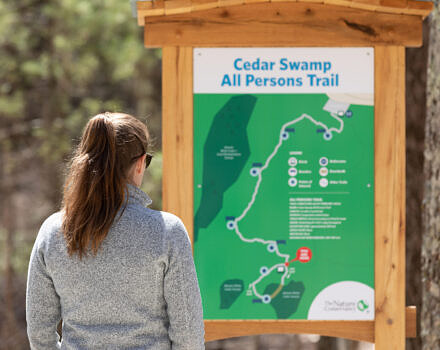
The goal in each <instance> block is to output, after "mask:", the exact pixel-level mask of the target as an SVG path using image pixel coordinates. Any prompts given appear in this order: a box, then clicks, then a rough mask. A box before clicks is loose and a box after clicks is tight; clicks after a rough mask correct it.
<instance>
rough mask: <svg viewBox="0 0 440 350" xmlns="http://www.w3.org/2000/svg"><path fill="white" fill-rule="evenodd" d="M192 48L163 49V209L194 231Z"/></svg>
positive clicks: (191, 231) (190, 234)
mask: <svg viewBox="0 0 440 350" xmlns="http://www.w3.org/2000/svg"><path fill="white" fill-rule="evenodd" d="M192 53H193V51H192V48H191V47H164V48H163V49H162V106H163V107H162V151H163V177H162V185H163V195H162V196H163V210H165V211H168V212H171V213H173V214H175V215H177V216H178V217H180V218H181V219H182V221H183V223H184V224H185V227H186V229H187V230H188V234H189V236H190V238H191V241H192V235H193V99H192V96H193V95H192V91H193V87H192V81H193V77H192Z"/></svg>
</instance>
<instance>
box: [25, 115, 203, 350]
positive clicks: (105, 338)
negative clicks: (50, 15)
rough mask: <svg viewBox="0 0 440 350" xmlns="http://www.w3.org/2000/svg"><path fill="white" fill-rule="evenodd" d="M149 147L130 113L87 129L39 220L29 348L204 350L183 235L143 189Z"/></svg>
mask: <svg viewBox="0 0 440 350" xmlns="http://www.w3.org/2000/svg"><path fill="white" fill-rule="evenodd" d="M148 146H149V133H148V130H147V127H146V126H145V124H143V123H142V122H140V121H139V120H137V119H136V118H134V117H132V116H130V115H127V114H121V113H108V112H107V113H104V114H98V115H96V116H95V117H93V118H92V119H90V121H89V122H88V123H87V125H86V126H85V129H84V132H83V135H82V138H81V142H80V144H79V146H78V148H77V149H76V152H75V155H74V157H73V158H72V161H71V164H70V168H69V173H68V176H67V180H66V183H65V186H64V196H63V202H62V208H61V210H60V211H58V212H56V213H54V214H52V215H51V216H49V217H48V218H47V219H46V220H45V221H44V223H43V224H42V226H41V228H40V231H39V232H38V236H37V238H36V241H35V244H34V247H33V250H32V253H31V256H30V263H29V270H28V280H27V290H26V320H27V333H28V337H29V342H30V345H31V349H35V350H40V349H41V350H43V349H44V350H48V349H59V348H61V349H93V350H98V349H106V350H108V349H154V350H162V349H163V350H165V349H167V350H168V349H173V350H180V349H182V350H183V349H185V350H199V349H204V328H203V316H202V304H201V297H200V290H199V286H198V282H197V276H196V271H195V267H194V261H193V258H192V251H191V243H190V241H189V238H188V234H187V232H186V229H185V227H184V225H183V223H182V221H181V220H180V219H179V218H178V217H177V216H175V215H173V214H170V213H167V212H162V211H155V210H152V209H149V208H148V207H147V206H148V205H149V204H151V199H150V198H149V197H148V195H147V194H146V193H145V192H143V191H142V190H141V189H140V188H139V186H140V185H141V183H142V178H143V175H144V171H145V168H146V167H147V166H148V165H149V162H150V160H151V155H149V154H148V153H146V152H147V151H148V148H149V147H148ZM61 319H62V320H63V322H62V340H61V343H60V342H59V341H58V335H57V333H56V328H57V324H58V323H59V321H60V320H61Z"/></svg>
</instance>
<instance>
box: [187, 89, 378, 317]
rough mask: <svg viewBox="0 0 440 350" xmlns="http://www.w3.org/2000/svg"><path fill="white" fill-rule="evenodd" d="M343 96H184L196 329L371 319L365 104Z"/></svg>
mask: <svg viewBox="0 0 440 350" xmlns="http://www.w3.org/2000/svg"><path fill="white" fill-rule="evenodd" d="M364 100H365V96H362V95H350V94H336V95H331V94H324V93H322V94H319V93H316V94H310V93H309V94H268V93H264V94H254V93H251V94H246V93H242V94H221V93H219V94H214V93H198V94H194V135H195V137H194V214H195V217H194V243H193V245H194V259H195V263H196V268H197V273H198V277H199V283H200V289H201V294H202V299H203V307H204V316H205V319H372V318H374V317H373V312H374V310H373V309H374V308H373V305H374V106H373V105H372V103H371V104H370V105H369V104H368V103H365V101H364Z"/></svg>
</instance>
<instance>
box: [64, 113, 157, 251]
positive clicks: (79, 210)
mask: <svg viewBox="0 0 440 350" xmlns="http://www.w3.org/2000/svg"><path fill="white" fill-rule="evenodd" d="M149 138H150V137H149V133H148V129H147V126H146V125H145V124H144V123H142V122H141V121H140V120H138V119H136V118H134V117H133V116H131V115H128V114H123V113H109V112H105V113H102V114H98V115H96V116H94V117H93V118H91V119H90V120H89V121H88V123H87V124H86V126H85V127H84V130H83V133H82V137H81V140H80V143H79V145H78V147H77V148H76V150H75V152H74V155H73V157H72V159H71V161H70V164H69V168H68V173H67V177H66V181H65V184H64V193H63V200H62V206H61V211H62V217H63V219H62V221H63V222H62V231H63V235H64V237H65V239H66V243H67V251H68V253H69V255H70V256H72V255H73V254H74V253H78V255H79V258H80V259H82V256H83V255H86V251H87V248H88V247H89V245H90V243H91V245H92V249H93V253H94V254H95V255H96V253H97V251H98V248H99V246H100V245H101V243H102V241H103V240H104V239H105V237H106V236H107V233H108V231H109V229H110V227H111V225H112V223H113V221H114V219H115V216H116V214H117V213H118V210H119V209H120V208H121V207H122V204H123V201H124V198H125V197H126V196H125V193H126V192H125V191H127V190H128V189H127V183H128V182H129V180H130V179H129V176H130V174H129V172H130V169H131V166H132V164H133V163H134V162H135V161H136V160H137V159H138V158H139V157H140V156H142V155H143V154H144V152H146V151H147V150H148V148H149ZM125 205H126V203H125ZM123 210H125V206H124V208H123ZM121 214H122V213H121Z"/></svg>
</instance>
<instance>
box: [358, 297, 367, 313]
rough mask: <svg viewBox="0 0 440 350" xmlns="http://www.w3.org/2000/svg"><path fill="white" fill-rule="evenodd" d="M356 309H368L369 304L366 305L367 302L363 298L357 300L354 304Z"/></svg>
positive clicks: (363, 310)
mask: <svg viewBox="0 0 440 350" xmlns="http://www.w3.org/2000/svg"><path fill="white" fill-rule="evenodd" d="M356 306H357V309H358V310H359V311H361V312H365V311H367V310H368V308H369V307H370V305H368V303H367V302H366V301H365V300H362V299H361V300H359V301H358V302H357V304H356Z"/></svg>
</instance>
